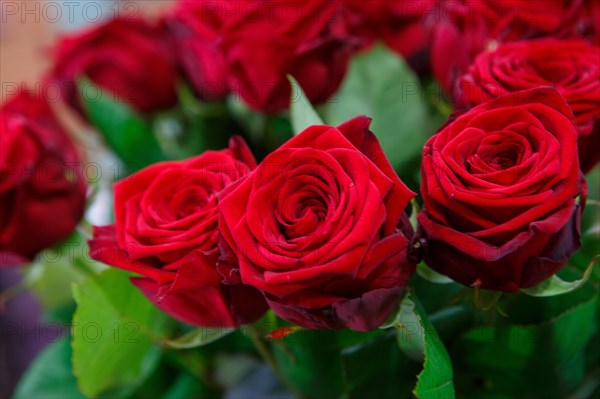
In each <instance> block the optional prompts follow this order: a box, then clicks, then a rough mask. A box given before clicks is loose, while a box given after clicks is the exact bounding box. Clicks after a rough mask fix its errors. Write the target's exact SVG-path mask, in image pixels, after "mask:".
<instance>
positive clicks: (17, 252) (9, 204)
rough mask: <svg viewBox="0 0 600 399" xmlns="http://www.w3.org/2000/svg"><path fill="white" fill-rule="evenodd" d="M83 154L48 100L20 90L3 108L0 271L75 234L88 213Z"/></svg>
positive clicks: (0, 112)
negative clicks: (81, 158)
mask: <svg viewBox="0 0 600 399" xmlns="http://www.w3.org/2000/svg"><path fill="white" fill-rule="evenodd" d="M82 170H83V169H82V167H81V164H80V163H79V154H78V152H77V150H76V148H75V146H74V145H73V142H72V141H71V139H70V138H69V137H68V136H67V134H66V133H65V132H64V131H63V129H62V128H61V127H60V125H59V124H58V122H57V121H56V119H55V118H54V115H53V113H52V110H51V109H50V107H49V106H48V103H47V102H46V101H45V99H44V98H43V97H42V96H41V95H39V94H29V93H28V92H25V91H20V92H18V93H17V94H15V96H14V97H12V98H11V99H9V100H8V101H7V102H6V103H5V104H4V105H3V106H2V108H1V109H0V266H14V265H19V264H23V263H27V262H29V261H31V260H32V259H33V258H34V256H35V255H36V254H37V253H38V252H40V251H41V250H43V249H44V248H47V247H50V246H52V245H55V244H58V243H59V242H60V241H61V240H63V239H65V238H67V236H69V234H71V233H72V232H73V230H75V227H76V226H77V223H79V220H80V219H81V218H82V216H83V211H84V208H85V197H86V185H85V182H84V179H83V176H82V175H81V171H82Z"/></svg>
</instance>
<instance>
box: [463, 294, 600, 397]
mask: <svg viewBox="0 0 600 399" xmlns="http://www.w3.org/2000/svg"><path fill="white" fill-rule="evenodd" d="M550 299H551V298H546V299H545V300H546V301H547V300H550ZM598 305H599V303H598V296H597V293H596V295H595V296H594V297H592V299H591V300H588V301H587V302H584V303H581V304H580V305H579V306H576V307H575V308H572V309H571V310H569V311H567V312H565V313H563V314H561V315H559V316H558V317H555V318H554V319H553V320H551V321H549V322H545V323H542V324H538V325H527V326H524V325H509V326H499V327H492V326H487V327H480V328H476V329H471V330H469V331H468V332H467V333H465V334H464V335H463V336H462V338H461V339H460V340H459V341H458V342H457V344H456V345H455V346H454V347H453V353H455V354H456V355H455V356H454V358H455V359H456V361H457V368H458V369H460V373H457V377H458V380H457V389H458V391H459V394H460V396H461V397H467V395H466V394H467V393H468V397H471V398H482V397H492V396H491V395H492V394H493V397H519V398H524V399H527V398H531V399H534V398H547V399H553V398H556V399H558V398H566V397H569V394H570V393H572V392H573V391H574V390H575V389H577V387H579V386H581V384H582V382H583V380H584V378H585V354H586V348H587V346H588V344H591V339H592V337H593V336H594V333H595V332H596V331H597V330H598V322H599V320H598ZM528 310H529V312H535V311H537V309H535V308H532V307H530V308H529V309H528ZM509 315H510V313H509Z"/></svg>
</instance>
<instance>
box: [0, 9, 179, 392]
mask: <svg viewBox="0 0 600 399" xmlns="http://www.w3.org/2000/svg"><path fill="white" fill-rule="evenodd" d="M172 2H173V1H172V0H152V1H144V0H137V1H131V0H120V1H118V0H77V1H72V0H71V1H69V0H42V1H33V0H27V1H16V0H15V1H13V0H0V83H1V85H0V102H2V103H4V102H5V100H6V99H7V97H9V96H11V95H12V94H14V92H15V91H16V89H17V87H19V85H21V84H22V83H24V84H27V86H28V87H31V88H35V87H36V85H39V84H40V80H41V77H42V76H43V74H44V73H45V72H46V71H47V70H48V68H49V67H50V65H49V64H50V62H51V59H50V58H49V57H47V56H46V52H47V49H48V48H49V47H50V46H51V45H52V44H53V43H55V41H56V38H57V36H58V35H59V34H61V33H64V32H68V31H72V30H74V29H78V28H81V27H83V26H90V25H92V26H93V25H95V24H100V23H101V22H104V21H106V20H108V19H111V18H113V17H115V16H117V15H125V16H134V15H146V16H150V17H153V16H155V15H158V13H160V12H161V11H162V10H164V9H165V7H168V6H169V5H170V4H171V3H172ZM20 278H21V276H20V273H19V271H16V270H14V269H13V270H7V269H3V270H0V292H6V290H7V289H9V288H10V287H14V286H15V285H17V284H18V282H19V279H20ZM43 322H44V321H43V320H40V309H39V305H38V304H37V303H36V300H35V297H34V296H33V295H31V294H30V293H27V292H25V293H22V294H18V295H16V296H14V297H12V298H10V300H8V301H7V302H6V304H5V306H4V308H2V307H0V348H1V349H0V398H7V397H10V396H11V393H12V391H13V390H14V387H15V385H16V383H17V382H18V381H19V378H20V377H21V375H22V373H23V372H24V371H25V369H26V368H27V366H28V364H29V362H30V361H31V360H32V359H33V358H34V357H35V355H36V354H37V353H38V352H39V351H40V350H41V349H42V348H43V347H44V346H45V345H46V344H47V343H48V342H46V341H48V340H49V339H50V340H51V339H52V338H53V337H51V336H46V335H45V334H41V333H40V330H41V328H42V327H41V326H43ZM15 327H17V328H15Z"/></svg>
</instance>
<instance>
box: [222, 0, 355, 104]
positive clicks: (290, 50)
mask: <svg viewBox="0 0 600 399" xmlns="http://www.w3.org/2000/svg"><path fill="white" fill-rule="evenodd" d="M223 4H224V9H225V5H226V6H228V7H230V8H231V9H230V8H227V9H226V11H227V12H226V13H227V20H226V22H225V23H224V26H223V28H222V31H221V34H222V40H223V42H222V46H223V49H224V51H225V55H226V59H227V63H228V65H229V71H230V78H229V83H230V84H229V86H230V88H231V90H232V91H234V92H236V93H237V94H239V95H240V96H241V97H242V99H243V100H244V101H245V102H246V103H247V104H248V105H250V106H251V107H252V108H255V109H257V110H260V111H264V112H269V113H273V112H277V111H280V110H283V109H285V108H287V107H288V105H289V102H290V95H291V88H290V84H289V81H288V79H287V75H288V74H289V75H292V76H294V77H295V78H296V80H297V81H298V83H299V84H300V86H301V87H302V88H303V90H304V92H305V93H306V96H307V97H308V99H309V100H310V102H311V103H313V104H319V103H323V102H325V101H326V100H327V99H328V98H329V97H330V96H331V95H333V93H335V92H336V90H337V89H338V87H339V85H340V83H341V82H342V79H343V78H344V75H345V74H346V69H347V65H348V61H349V58H350V55H351V54H352V51H353V48H354V46H353V45H352V44H350V43H351V42H352V40H351V39H349V36H348V33H347V31H346V26H345V23H344V21H343V18H342V16H341V8H340V7H339V5H340V3H339V0H336V1H327V0H313V1H304V2H298V1H295V0H282V1H277V2H267V1H255V0H254V1H253V0H230V1H228V2H224V3H223Z"/></svg>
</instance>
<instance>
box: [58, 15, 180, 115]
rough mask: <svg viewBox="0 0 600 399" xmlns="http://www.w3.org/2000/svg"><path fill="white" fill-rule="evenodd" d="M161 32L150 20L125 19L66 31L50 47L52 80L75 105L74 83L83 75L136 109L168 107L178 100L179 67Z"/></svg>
mask: <svg viewBox="0 0 600 399" xmlns="http://www.w3.org/2000/svg"><path fill="white" fill-rule="evenodd" d="M162 36H163V32H161V30H160V29H159V28H158V27H156V26H153V25H150V24H149V23H148V22H145V21H143V20H141V19H123V18H121V19H114V20H112V21H109V22H107V23H104V24H102V25H100V26H98V27H95V28H93V29H90V30H87V31H84V32H82V33H78V34H76V35H71V36H66V37H64V38H62V40H60V41H59V43H58V45H57V46H56V48H55V50H54V67H53V68H52V71H51V73H50V81H51V82H52V83H55V84H58V85H59V86H60V89H61V91H62V94H63V97H64V98H65V100H66V101H67V103H68V104H69V105H71V106H72V107H74V108H76V109H81V105H80V104H79V100H78V98H79V97H78V92H77V90H76V86H75V84H76V81H77V79H79V78H82V77H87V78H89V79H90V80H91V81H92V82H93V83H95V84H97V85H98V86H99V87H100V88H101V89H102V90H106V91H108V92H109V93H110V94H112V96H114V98H115V100H116V101H122V102H125V103H128V104H129V105H130V106H132V107H133V108H135V109H137V110H138V111H140V112H154V111H159V110H163V109H166V108H169V107H171V106H173V105H175V103H176V101H177V97H176V93H175V83H176V79H177V75H176V73H177V71H176V67H175V62H174V59H173V58H174V57H173V56H172V54H171V52H170V50H169V48H168V46H167V45H166V43H165V42H164V40H163V37H162ZM95 94H96V93H95V92H93V91H90V94H89V95H90V96H93V95H95Z"/></svg>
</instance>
